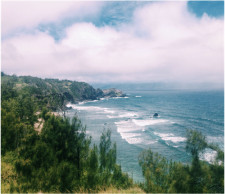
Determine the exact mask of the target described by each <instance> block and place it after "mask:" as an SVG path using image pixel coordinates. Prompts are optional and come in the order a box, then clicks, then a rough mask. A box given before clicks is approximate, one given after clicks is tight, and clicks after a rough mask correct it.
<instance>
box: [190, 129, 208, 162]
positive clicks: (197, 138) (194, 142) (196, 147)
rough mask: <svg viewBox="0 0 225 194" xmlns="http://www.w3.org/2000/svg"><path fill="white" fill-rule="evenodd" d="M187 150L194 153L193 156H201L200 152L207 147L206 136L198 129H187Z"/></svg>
mask: <svg viewBox="0 0 225 194" xmlns="http://www.w3.org/2000/svg"><path fill="white" fill-rule="evenodd" d="M186 137H187V141H186V150H187V152H190V153H191V154H192V157H193V158H197V159H198V157H199V153H200V152H202V151H204V149H205V148H206V147H207V143H206V137H205V136H204V135H202V133H201V132H199V131H196V130H187V134H186Z"/></svg>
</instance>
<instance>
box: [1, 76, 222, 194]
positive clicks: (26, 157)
mask: <svg viewBox="0 0 225 194" xmlns="http://www.w3.org/2000/svg"><path fill="white" fill-rule="evenodd" d="M90 87H91V86H89V85H88V84H85V83H79V82H71V81H67V80H64V81H59V80H52V79H46V80H43V79H39V78H33V77H29V76H28V77H17V76H8V75H5V74H4V73H2V86H1V95H2V104H1V130H2V131H1V134H2V137H1V145H2V146H1V153H2V156H1V161H2V163H1V169H2V171H1V189H2V192H3V193H12V192H64V193H65V192H113V193H143V190H144V191H145V192H157V193H161V192H163V193H166V192H174V193H177V192H178V193H180V192H182V193H184V192H187V193H196V192H197V193H202V192H209V193H220V192H221V193H223V192H224V162H223V161H224V152H223V151H222V150H220V149H219V147H218V146H217V145H214V144H209V143H207V142H206V138H205V137H204V136H203V135H202V134H201V133H200V132H198V131H193V130H189V131H188V132H187V145H186V150H187V152H189V153H190V154H191V156H192V163H191V165H188V164H182V163H179V162H173V161H168V160H167V159H166V158H164V157H162V156H160V155H159V154H157V153H153V152H152V151H151V150H150V149H149V150H145V151H143V152H142V153H141V154H140V157H139V164H140V166H141V167H142V171H143V175H144V177H145V182H144V183H141V184H140V185H136V184H134V183H133V180H132V179H131V178H129V177H128V175H127V174H126V173H123V172H122V169H121V166H120V165H118V164H116V144H115V143H114V144H113V143H112V141H111V132H110V131H109V130H104V131H103V133H102V135H101V137H100V143H99V145H95V144H94V145H93V146H91V137H88V136H87V135H86V128H85V127H84V126H83V125H82V123H81V122H80V120H79V119H78V118H77V117H76V116H74V118H73V119H72V120H69V119H68V118H66V117H60V116H55V115H53V114H52V113H51V112H52V111H55V110H60V111H65V103H66V102H74V101H78V100H85V99H92V98H94V96H92V94H94V93H95V92H96V93H98V92H99V93H101V91H100V90H92V89H90ZM88 88H89V89H88ZM93 91H95V92H93ZM65 92H68V93H65ZM70 95H71V96H70ZM37 124H38V125H40V126H41V127H40V126H39V131H37V129H36V125H37ZM206 148H209V149H213V150H216V151H217V153H218V154H217V158H216V161H215V162H214V163H213V164H208V163H206V162H203V161H200V160H199V154H200V153H201V152H203V151H204V149H206ZM142 189H143V190H142Z"/></svg>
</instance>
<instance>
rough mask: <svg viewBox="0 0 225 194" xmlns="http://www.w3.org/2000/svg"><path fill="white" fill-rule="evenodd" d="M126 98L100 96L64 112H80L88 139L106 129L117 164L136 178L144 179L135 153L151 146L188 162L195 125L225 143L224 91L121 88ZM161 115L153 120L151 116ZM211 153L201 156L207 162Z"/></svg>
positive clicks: (94, 140)
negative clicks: (188, 137)
mask: <svg viewBox="0 0 225 194" xmlns="http://www.w3.org/2000/svg"><path fill="white" fill-rule="evenodd" d="M125 92H126V93H127V94H128V96H127V97H125V98H111V99H101V100H98V101H90V102H85V103H80V104H76V105H70V106H72V107H73V109H72V110H70V111H68V113H67V114H68V116H70V117H72V116H73V115H74V114H75V113H77V114H78V116H79V117H80V119H81V120H82V122H83V124H85V125H86V127H87V134H88V135H90V136H92V142H93V143H95V144H98V143H99V139H100V136H101V133H102V131H103V129H104V128H105V129H110V130H111V132H112V141H114V142H116V143H117V163H118V164H121V166H122V169H123V171H125V172H128V173H129V175H130V176H131V177H133V178H134V180H135V181H143V176H142V173H141V168H140V167H139V165H138V156H139V154H140V152H141V151H142V150H143V149H147V148H151V149H152V150H153V151H154V152H158V153H160V154H161V155H163V156H165V157H167V158H168V159H173V160H176V161H181V162H183V163H189V162H190V160H191V158H190V155H189V154H187V153H186V152H185V140H186V138H185V134H186V130H187V129H196V130H199V131H201V132H202V133H203V134H204V135H206V137H207V140H208V141H209V142H214V143H217V144H219V146H220V147H221V148H223V147H224V92H223V91H205V92H197V91H125ZM154 113H158V114H159V117H157V118H154V117H153V114H154ZM215 154H216V153H215V152H214V151H212V150H206V152H205V153H204V154H202V156H201V159H202V160H206V161H208V162H211V161H212V160H213V158H214V157H215Z"/></svg>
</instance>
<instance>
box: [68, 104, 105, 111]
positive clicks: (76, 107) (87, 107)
mask: <svg viewBox="0 0 225 194" xmlns="http://www.w3.org/2000/svg"><path fill="white" fill-rule="evenodd" d="M66 106H67V107H72V108H73V109H75V110H86V111H93V110H94V111H104V108H101V107H97V106H79V105H76V104H71V103H68V104H67V105H66Z"/></svg>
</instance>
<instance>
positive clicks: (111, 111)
mask: <svg viewBox="0 0 225 194" xmlns="http://www.w3.org/2000/svg"><path fill="white" fill-rule="evenodd" d="M103 110H104V112H105V113H109V114H115V112H116V111H115V110H112V109H109V108H103Z"/></svg>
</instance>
